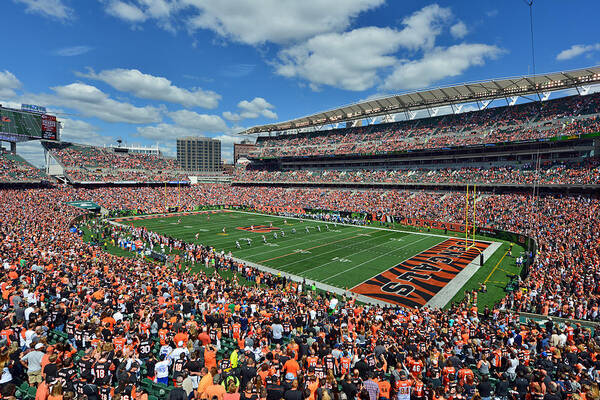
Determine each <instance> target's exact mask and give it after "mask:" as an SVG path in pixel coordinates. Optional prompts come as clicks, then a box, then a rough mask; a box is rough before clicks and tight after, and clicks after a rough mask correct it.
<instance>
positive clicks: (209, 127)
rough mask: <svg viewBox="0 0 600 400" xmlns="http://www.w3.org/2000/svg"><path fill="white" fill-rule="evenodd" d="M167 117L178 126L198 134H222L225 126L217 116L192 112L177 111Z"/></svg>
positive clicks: (225, 128)
mask: <svg viewBox="0 0 600 400" xmlns="http://www.w3.org/2000/svg"><path fill="white" fill-rule="evenodd" d="M169 117H171V119H172V120H173V122H175V123H176V124H177V125H178V126H182V127H184V128H188V129H193V130H196V131H198V132H223V131H225V130H227V124H226V123H225V121H223V119H222V118H221V117H219V116H218V115H209V114H198V113H196V112H194V111H189V110H179V111H174V112H171V113H169Z"/></svg>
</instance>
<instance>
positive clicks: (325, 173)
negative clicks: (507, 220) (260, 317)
mask: <svg viewBox="0 0 600 400" xmlns="http://www.w3.org/2000/svg"><path fill="white" fill-rule="evenodd" d="M233 180H234V182H263V183H264V182H291V183H368V184H370V183H384V184H448V183H449V184H459V183H471V184H472V183H475V184H519V185H522V184H532V183H537V184H542V185H565V184H577V185H598V184H600V162H599V161H598V159H595V158H594V159H590V160H587V161H585V162H583V163H576V164H573V163H556V164H546V165H542V168H541V169H540V170H539V171H536V169H534V168H533V166H531V165H524V166H520V167H519V166H513V165H507V166H501V167H491V168H482V167H455V168H437V169H436V168H433V167H432V168H420V169H417V168H411V169H403V170H389V169H378V170H364V169H362V170H307V169H304V170H297V171H264V170H247V169H243V168H238V169H236V171H235V176H234V179H233Z"/></svg>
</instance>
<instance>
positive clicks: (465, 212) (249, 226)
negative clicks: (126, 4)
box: [0, 4, 600, 400]
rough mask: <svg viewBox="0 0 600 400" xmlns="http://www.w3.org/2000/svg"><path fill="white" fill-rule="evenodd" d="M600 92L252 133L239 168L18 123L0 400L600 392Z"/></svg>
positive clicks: (469, 102) (593, 70)
mask: <svg viewBox="0 0 600 400" xmlns="http://www.w3.org/2000/svg"><path fill="white" fill-rule="evenodd" d="M530 7H531V4H530ZM92 72H93V71H92ZM90 74H91V73H90ZM96 76H100V74H97V75H96ZM598 84H600V66H593V67H585V68H578V69H571V70H564V71H560V72H545V73H537V74H536V73H532V74H523V75H521V76H516V77H511V78H499V79H496V78H492V77H488V79H486V80H480V81H476V82H464V83H454V84H448V85H440V86H437V87H432V88H419V89H415V90H408V91H403V92H400V93H396V94H393V95H384V96H375V97H371V98H368V99H366V100H361V101H357V102H355V103H352V104H349V105H341V106H338V107H336V108H331V109H327V110H324V111H323V110H322V111H318V112H316V113H313V114H310V115H306V116H302V117H294V118H293V119H290V120H282V121H279V122H272V123H267V124H260V125H255V126H252V127H248V128H244V129H243V130H240V132H238V134H239V136H240V137H241V138H244V139H246V138H247V139H248V140H250V141H252V146H251V147H252V149H251V150H250V152H249V153H248V154H247V155H246V156H245V159H243V160H242V162H238V163H237V164H236V165H235V167H234V168H233V172H231V173H227V172H224V171H212V172H201V173H199V172H197V171H196V172H195V173H192V172H190V171H189V170H186V168H184V166H183V165H182V164H181V163H180V162H178V160H177V159H175V158H173V157H169V156H167V155H165V154H163V153H162V151H160V150H158V148H157V149H156V150H147V148H143V149H142V150H140V149H135V148H133V147H127V146H120V143H119V146H106V145H97V144H92V142H91V141H90V142H87V143H86V141H85V138H82V140H77V141H75V140H71V138H70V137H65V138H63V136H67V135H63V134H62V132H61V130H62V124H61V119H68V118H71V117H70V116H68V114H64V113H63V112H62V111H61V110H57V111H56V112H54V110H51V111H47V110H46V109H45V108H44V107H40V106H33V105H28V104H23V106H22V107H21V108H20V109H19V108H17V107H16V106H13V105H11V106H0V139H1V140H2V142H3V143H8V144H9V147H8V148H4V147H2V149H1V154H0V198H1V203H2V205H3V207H2V208H1V209H0V213H1V215H2V218H1V219H0V232H1V235H0V262H2V265H3V274H2V278H1V282H0V289H1V291H2V298H3V301H2V304H3V308H2V317H1V319H0V323H1V324H2V326H0V347H1V348H0V366H2V368H3V373H2V378H1V379H0V396H1V398H3V399H4V398H6V399H13V398H16V399H32V400H33V399H36V400H37V399H43V400H46V399H102V400H110V399H115V400H117V399H120V400H133V399H152V400H157V399H205V400H240V399H243V400H246V399H248V400H258V399H261V400H280V399H285V400H307V399H308V400H358V399H360V400H379V399H381V400H391V399H397V400H433V399H449V400H451V399H452V400H454V399H466V400H471V399H484V400H487V399H491V398H492V396H493V397H494V398H496V399H503V400H507V399H514V400H517V399H540V400H541V399H544V400H546V399H548V400H558V399H573V400H575V399H598V398H600V386H599V385H600V359H598V354H599V353H600V341H599V340H598V338H599V337H600V336H599V335H598V323H599V321H600V312H599V307H600V224H599V218H600V198H599V197H598V194H599V193H600V191H599V189H600V159H599V157H598V154H599V152H600V93H598V92H597V91H596V90H595V88H597V86H595V85H598ZM0 93H2V92H1V91H0ZM61 115H62V116H61ZM34 142H35V143H36V144H37V143H40V144H41V146H42V149H43V154H44V156H43V159H44V160H43V161H44V166H43V167H42V168H39V167H38V166H36V165H33V164H32V163H31V162H29V161H28V160H26V159H25V158H24V157H22V156H21V155H19V154H18V151H19V150H18V149H19V148H20V146H23V145H27V144H30V143H34Z"/></svg>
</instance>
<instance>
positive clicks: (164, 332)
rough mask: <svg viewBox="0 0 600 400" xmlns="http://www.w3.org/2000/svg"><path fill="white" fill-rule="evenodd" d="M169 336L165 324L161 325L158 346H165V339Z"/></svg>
mask: <svg viewBox="0 0 600 400" xmlns="http://www.w3.org/2000/svg"><path fill="white" fill-rule="evenodd" d="M168 336H169V330H168V329H167V324H166V323H165V324H163V327H162V329H159V330H158V338H159V339H160V345H161V346H164V345H165V344H167V337H168Z"/></svg>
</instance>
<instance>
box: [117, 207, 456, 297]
mask: <svg viewBox="0 0 600 400" xmlns="http://www.w3.org/2000/svg"><path fill="white" fill-rule="evenodd" d="M207 215H210V220H208V218H207ZM179 220H180V221H181V222H179V223H178V222H177V221H179ZM285 221H286V218H282V217H277V216H272V215H259V214H246V213H241V212H235V211H233V212H220V213H215V214H195V215H187V216H175V217H162V218H152V219H141V220H133V221H126V223H128V224H132V225H135V226H145V227H147V228H148V229H149V230H151V231H154V232H158V233H161V234H163V235H168V236H171V237H174V238H178V239H183V240H185V241H187V242H196V243H202V244H205V245H209V246H213V247H214V248H216V249H217V250H224V251H225V252H229V251H231V253H232V254H233V255H234V256H235V257H238V258H241V259H243V260H246V261H250V262H255V263H257V264H261V265H265V266H268V267H272V268H275V269H277V270H280V271H285V272H289V273H291V274H295V275H299V276H302V277H306V278H307V279H308V280H315V281H319V282H322V283H327V284H329V285H332V286H336V287H339V288H351V287H353V286H355V285H357V284H359V283H361V282H363V281H365V280H367V279H369V278H371V277H372V276H374V275H376V274H377V273H379V272H382V271H385V270H387V269H389V268H391V267H393V266H394V265H396V264H398V263H399V262H401V261H403V260H405V259H407V258H409V257H412V256H413V255H415V254H417V253H420V252H421V251H423V250H425V249H427V248H429V247H431V246H433V245H435V244H438V243H440V242H442V241H443V240H444V238H441V237H437V236H429V235H422V234H416V233H405V232H396V231H384V230H374V229H366V228H364V227H359V226H346V225H339V224H338V225H337V226H336V227H334V226H333V224H331V223H329V224H327V223H324V222H318V221H312V220H304V222H301V221H299V220H295V219H287V224H286V223H284V222H285ZM270 224H273V228H274V229H276V230H273V231H272V232H264V230H269V225H270ZM252 225H254V227H255V230H254V231H249V230H242V229H238V228H250V227H251V226H252ZM326 225H328V226H329V228H330V229H329V230H327V228H326ZM259 226H263V227H264V228H263V229H260V228H258V227H259ZM223 227H225V233H223V232H222V230H223ZM317 227H320V228H321V232H319V231H318V228H317ZM277 228H279V229H277ZM293 228H295V229H296V233H295V234H293V233H292V229H293ZM306 228H308V230H309V233H306ZM259 230H261V231H263V232H259ZM282 231H283V232H285V237H282V236H281V232H282ZM275 232H277V235H278V239H275V238H274V233H275ZM196 234H198V239H196V237H195V235H196ZM263 235H264V236H265V238H266V239H267V243H266V244H265V243H263V239H262V236H263ZM246 238H250V239H251V240H252V244H251V245H248V243H247V241H246ZM236 240H237V241H239V243H240V246H241V249H237V247H236V245H235V242H236Z"/></svg>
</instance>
